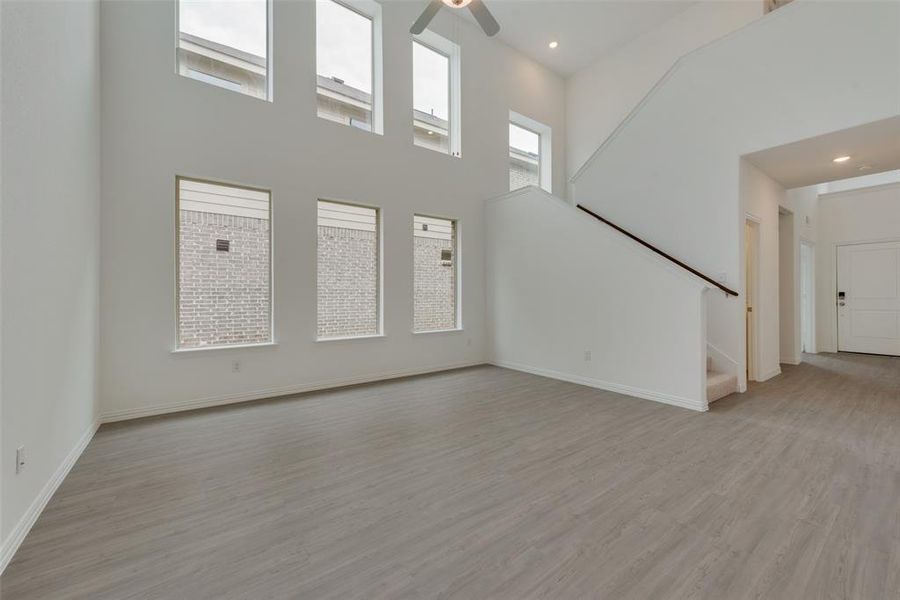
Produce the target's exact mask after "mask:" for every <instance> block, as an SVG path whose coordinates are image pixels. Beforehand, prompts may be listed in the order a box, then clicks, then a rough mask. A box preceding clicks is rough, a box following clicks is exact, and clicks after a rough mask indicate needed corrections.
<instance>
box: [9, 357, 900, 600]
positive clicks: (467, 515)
mask: <svg viewBox="0 0 900 600" xmlns="http://www.w3.org/2000/svg"><path fill="white" fill-rule="evenodd" d="M806 358H807V361H808V362H806V363H804V364H802V365H800V366H796V367H791V366H786V367H785V372H784V374H783V375H782V376H780V377H777V378H775V379H773V380H770V381H768V382H765V383H762V384H756V385H754V386H752V387H751V390H750V391H749V392H747V393H746V394H742V395H734V396H731V397H728V398H725V399H723V400H720V401H718V402H716V403H715V404H714V405H713V406H712V409H711V411H710V412H709V413H705V414H699V413H694V412H690V411H687V410H683V409H679V408H674V407H670V406H665V405H661V404H656V403H653V402H649V401H643V400H637V399H634V398H629V397H626V396H622V395H619V394H615V393H611V392H603V391H598V390H594V389H590V388H585V387H581V386H578V385H573V384H569V383H564V382H559V381H554V380H550V379H544V378H541V377H536V376H533V375H528V374H524V373H518V372H514V371H509V370H504V369H499V368H494V367H477V368H471V369H464V370H459V371H453V372H447V373H440V374H434V375H427V376H422V377H416V378H410V379H403V380H396V381H390V382H383V383H376V384H370V385H365V386H358V387H353V388H345V389H340V390H332V391H326V392H317V393H312V394H307V395H303V396H299V397H295V398H284V399H277V400H271V401H264V402H254V403H246V404H241V405H234V406H229V407H223V408H218V409H210V410H203V411H195V412H190V413H182V414H178V415H171V416H166V417H157V418H150V419H143V420H139V421H132V422H127V423H117V424H111V425H105V426H103V427H102V428H101V429H100V430H99V431H98V433H97V435H96V437H95V438H94V440H93V441H92V442H91V444H90V445H89V446H88V448H87V449H86V450H85V452H84V454H83V456H82V457H81V459H80V460H79V461H78V463H77V465H76V466H75V468H74V469H73V470H72V472H71V474H70V475H69V477H68V478H67V479H66V481H65V482H64V483H63V484H62V486H61V487H60V489H59V491H58V492H57V494H56V495H55V496H54V498H53V499H52V500H51V502H50V504H49V505H48V506H47V508H46V510H45V511H44V513H43V515H42V516H41V517H40V519H39V520H38V522H37V523H36V525H35V527H34V529H33V530H32V532H31V533H30V534H29V536H28V538H27V539H26V540H25V542H24V544H23V545H22V547H21V549H20V550H19V552H18V554H17V555H16V556H15V558H14V559H13V562H12V563H11V564H10V565H9V567H8V568H7V570H6V573H4V575H3V577H2V578H0V594H2V598H3V599H4V600H20V599H21V600H30V599H42V600H46V599H74V598H91V599H107V598H109V599H116V600H121V599H132V598H133V599H137V598H179V599H184V598H188V599H195V598H196V599H205V598H210V599H212V598H216V599H222V598H254V599H256V598H341V599H347V598H465V599H472V598H513V599H516V600H519V599H525V598H616V599H619V598H642V599H643V598H665V599H673V598H710V599H717V600H721V599H731V598H735V599H741V598H767V599H771V598H785V599H791V600H796V599H798V598H815V599H818V598H848V599H849V598H853V599H860V598H861V599H868V598H872V599H882V598H900V575H898V572H900V360H898V359H892V358H887V357H874V356H861V355H844V354H841V355H826V354H822V355H815V356H808V357H806Z"/></svg>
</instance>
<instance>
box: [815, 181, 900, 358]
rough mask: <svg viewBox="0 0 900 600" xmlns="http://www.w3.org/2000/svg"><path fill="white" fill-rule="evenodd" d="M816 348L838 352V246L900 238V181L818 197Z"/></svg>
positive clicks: (821, 350) (822, 350)
mask: <svg viewBox="0 0 900 600" xmlns="http://www.w3.org/2000/svg"><path fill="white" fill-rule="evenodd" d="M818 230H819V231H818V233H819V237H818V243H817V245H816V348H817V350H819V351H820V352H836V351H837V307H836V305H835V295H836V293H837V288H836V285H837V283H836V269H837V267H836V261H835V257H836V255H837V246H838V245H839V244H845V243H853V242H877V241H888V240H900V183H894V184H888V185H883V186H877V187H871V188H865V189H858V190H850V191H846V192H838V193H834V194H822V195H820V196H819V228H818Z"/></svg>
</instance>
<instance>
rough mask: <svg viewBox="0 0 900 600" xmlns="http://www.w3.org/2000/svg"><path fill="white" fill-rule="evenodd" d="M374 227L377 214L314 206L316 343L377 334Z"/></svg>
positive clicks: (338, 206) (334, 204) (322, 203)
mask: <svg viewBox="0 0 900 600" xmlns="http://www.w3.org/2000/svg"><path fill="white" fill-rule="evenodd" d="M378 221H379V215H378V209H377V208H371V207H368V206H357V205H353V204H346V203H343V202H331V201H326V200H319V204H318V252H317V254H318V259H317V263H318V268H317V271H318V286H317V296H318V298H317V303H318V311H317V313H318V318H317V321H318V325H317V335H318V338H319V339H329V338H346V337H362V336H371V335H378V334H380V333H381V322H380V314H381V307H380V289H379V282H380V264H379V262H380V261H379V245H380V244H379V240H378V234H379V222H378Z"/></svg>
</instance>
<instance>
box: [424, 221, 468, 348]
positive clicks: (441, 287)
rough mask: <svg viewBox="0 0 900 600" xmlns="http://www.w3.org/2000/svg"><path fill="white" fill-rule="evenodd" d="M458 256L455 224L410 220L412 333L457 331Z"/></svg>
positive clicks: (453, 222)
mask: <svg viewBox="0 0 900 600" xmlns="http://www.w3.org/2000/svg"><path fill="white" fill-rule="evenodd" d="M458 263H459V256H458V251H457V236H456V222H455V221H451V220H449V219H438V218H434V217H425V216H422V215H415V216H414V217H413V331H415V332H417V333H422V332H426V331H443V330H448V329H456V328H457V327H458V326H459V324H458V310H457V295H458V294H457V278H458V273H459V271H458V268H457V267H458Z"/></svg>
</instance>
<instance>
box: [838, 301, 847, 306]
mask: <svg viewBox="0 0 900 600" xmlns="http://www.w3.org/2000/svg"><path fill="white" fill-rule="evenodd" d="M838 306H847V303H846V302H844V301H843V300H841V301H840V302H838Z"/></svg>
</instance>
